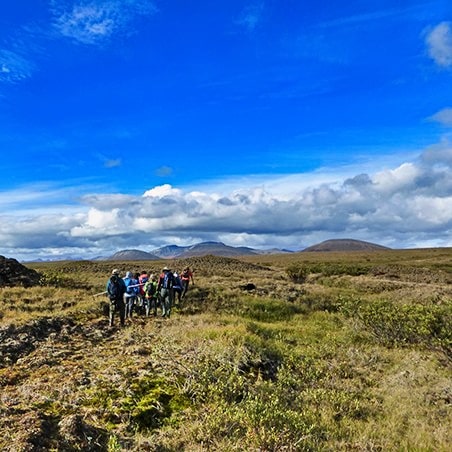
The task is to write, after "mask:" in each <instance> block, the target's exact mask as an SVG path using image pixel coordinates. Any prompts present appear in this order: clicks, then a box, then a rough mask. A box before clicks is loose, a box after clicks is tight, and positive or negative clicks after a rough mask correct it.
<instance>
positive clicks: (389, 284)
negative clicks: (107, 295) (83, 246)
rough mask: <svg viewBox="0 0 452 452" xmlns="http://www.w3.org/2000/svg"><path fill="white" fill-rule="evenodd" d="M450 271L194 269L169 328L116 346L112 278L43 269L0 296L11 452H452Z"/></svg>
mask: <svg viewBox="0 0 452 452" xmlns="http://www.w3.org/2000/svg"><path fill="white" fill-rule="evenodd" d="M451 257H452V250H439V251H438V250H420V251H415V252H412V253H411V254H409V253H408V252H402V251H401V252H398V253H397V252H393V251H388V252H378V253H376V254H374V253H367V254H366V253H359V254H357V255H352V256H350V255H349V254H346V253H344V254H340V255H338V254H333V255H331V254H329V253H320V254H317V253H316V254H315V256H313V255H312V253H307V255H303V253H300V254H298V255H297V256H294V255H289V256H276V257H274V258H272V257H271V256H265V257H254V258H249V257H248V258H246V259H245V258H244V259H240V260H235V259H226V258H214V257H212V256H210V257H205V258H196V259H194V260H192V261H189V262H188V263H189V264H190V265H191V267H194V268H195V281H196V284H195V286H193V287H191V289H190V292H189V295H188V296H187V299H186V301H185V302H184V304H183V305H182V306H179V307H177V308H175V309H174V312H173V314H172V317H171V319H169V320H166V319H159V318H145V317H141V316H140V317H135V318H134V319H132V320H131V321H128V322H127V325H126V327H125V328H119V327H115V328H112V329H111V328H109V327H108V322H107V319H106V317H105V316H104V315H103V310H102V304H103V303H104V299H103V297H93V294H96V293H98V292H101V291H102V290H104V285H105V281H106V279H107V278H108V275H109V273H110V272H111V268H110V267H111V263H106V262H100V263H99V262H96V263H94V262H75V263H71V262H65V263H45V264H36V265H34V266H33V267H34V268H36V269H37V270H38V271H40V272H42V273H43V275H44V277H43V283H44V285H43V286H41V287H35V288H30V289H26V290H24V289H21V288H4V289H0V296H1V297H2V300H3V302H2V308H1V312H2V320H1V325H2V327H1V329H0V335H1V339H2V344H1V345H0V353H1V359H2V361H0V363H1V365H0V386H1V396H0V415H1V416H0V426H1V427H2V432H3V434H2V435H1V437H0V449H1V450H10V451H21V450H23V451H25V450H55V451H57V450H58V451H59V450H61V451H76V450H111V451H113V450H118V451H119V450H131V451H134V450H135V451H142V450H149V451H173V450H174V451H180V450H188V451H207V450H219V451H220V450H221V451H228V450H230V451H233V450H240V449H241V450H250V451H252V450H255V451H257V450H260V451H280V450H288V451H296V450H300V451H306V450H313V451H314V450H315V451H317V450H335V451H336V450H344V451H348V450H432V451H433V450H434V451H438V450H439V451H441V450H444V451H446V450H449V447H450V444H451V443H452V435H451V429H450V425H452V422H451V421H452V411H451V402H452V373H451V354H450V345H451V342H450V341H451V337H450V334H451V333H450V332H451V330H452V328H450V327H451V306H452V286H451V274H450V271H451V269H450V265H449V264H448V263H447V262H450V258H451ZM319 263H320V264H321V265H319ZM170 264H171V266H172V267H173V268H179V267H181V266H182V265H184V264H186V262H171V263H170ZM161 265H162V264H161V263H155V262H151V263H149V262H139V263H138V262H137V263H135V262H127V263H115V264H114V266H115V267H119V268H121V271H124V272H125V271H126V270H129V269H130V270H136V271H140V270H142V269H146V270H148V271H153V272H158V271H159V269H160V267H161ZM78 282H80V284H81V286H82V287H77V283H78ZM250 282H252V283H253V284H254V285H255V286H256V289H255V290H251V291H246V290H243V288H244V287H245V286H246V284H247V283H250Z"/></svg>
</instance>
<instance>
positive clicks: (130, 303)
mask: <svg viewBox="0 0 452 452" xmlns="http://www.w3.org/2000/svg"><path fill="white" fill-rule="evenodd" d="M123 280H124V284H125V286H126V291H125V292H124V305H125V309H126V313H125V316H126V319H128V318H130V319H131V318H132V313H133V310H134V307H135V305H136V304H137V297H138V294H139V293H140V288H139V285H138V280H137V279H135V278H134V277H133V274H132V272H130V271H129V272H127V273H126V276H125V278H123Z"/></svg>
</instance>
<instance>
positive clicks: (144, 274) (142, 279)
mask: <svg viewBox="0 0 452 452" xmlns="http://www.w3.org/2000/svg"><path fill="white" fill-rule="evenodd" d="M148 280H149V273H148V272H147V271H146V270H143V271H142V272H141V273H140V276H138V282H139V284H140V293H139V297H140V304H141V305H143V303H144V299H145V298H146V294H145V293H144V285H145V284H146V283H147V282H148Z"/></svg>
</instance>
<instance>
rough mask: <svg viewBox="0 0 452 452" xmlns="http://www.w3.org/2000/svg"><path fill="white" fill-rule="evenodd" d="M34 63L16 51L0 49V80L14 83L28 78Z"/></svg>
mask: <svg viewBox="0 0 452 452" xmlns="http://www.w3.org/2000/svg"><path fill="white" fill-rule="evenodd" d="M33 71H34V64H33V63H32V62H31V61H29V60H28V59H27V58H25V57H23V56H21V55H19V54H18V53H16V52H13V51H10V50H6V49H0V82H7V83H16V82H20V81H22V80H24V79H27V78H30V77H31V75H32V73H33Z"/></svg>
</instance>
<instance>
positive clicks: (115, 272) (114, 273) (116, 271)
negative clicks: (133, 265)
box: [111, 268, 119, 275]
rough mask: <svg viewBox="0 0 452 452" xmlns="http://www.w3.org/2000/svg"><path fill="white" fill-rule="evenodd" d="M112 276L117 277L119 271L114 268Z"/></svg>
mask: <svg viewBox="0 0 452 452" xmlns="http://www.w3.org/2000/svg"><path fill="white" fill-rule="evenodd" d="M111 274H112V275H119V270H118V269H117V268H115V269H114V270H113V271H112V272H111Z"/></svg>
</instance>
